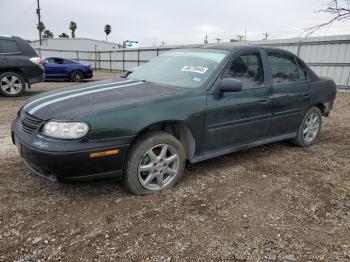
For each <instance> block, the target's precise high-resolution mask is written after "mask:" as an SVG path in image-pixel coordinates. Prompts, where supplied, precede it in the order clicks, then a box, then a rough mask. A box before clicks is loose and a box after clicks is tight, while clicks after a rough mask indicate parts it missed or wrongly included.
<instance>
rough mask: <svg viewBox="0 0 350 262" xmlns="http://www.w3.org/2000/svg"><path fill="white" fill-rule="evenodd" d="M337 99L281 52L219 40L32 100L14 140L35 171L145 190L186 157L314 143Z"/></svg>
mask: <svg viewBox="0 0 350 262" xmlns="http://www.w3.org/2000/svg"><path fill="white" fill-rule="evenodd" d="M335 96H336V85H335V83H334V82H333V81H332V80H329V79H325V78H321V77H318V76H317V75H316V74H315V73H314V72H313V71H312V70H311V69H310V68H309V67H308V66H307V65H306V64H305V63H304V62H303V61H302V60H301V59H299V58H298V57H297V56H295V55H293V54H291V53H289V52H287V51H283V50H279V49H270V48H262V47H255V46H233V45H212V46H204V47H200V48H192V49H180V50H172V51H169V52H167V53H164V54H163V55H161V56H159V57H157V58H155V59H153V60H152V61H151V62H149V63H147V64H145V65H144V66H142V67H140V68H138V69H137V70H135V71H134V72H133V73H132V74H130V75H129V76H128V77H127V78H126V79H110V80H106V81H101V82H94V83H86V84H82V85H77V86H69V87H65V88H61V89H56V90H52V91H49V92H46V93H42V94H40V95H37V96H34V97H32V98H31V99H29V100H28V101H27V102H26V104H25V105H24V106H23V107H22V108H21V109H20V110H19V112H18V115H17V118H16V120H15V121H14V122H13V124H12V139H13V143H14V144H15V145H16V146H17V148H18V151H19V154H20V155H21V156H22V157H23V159H24V161H25V163H26V164H27V165H28V167H29V168H30V169H31V170H32V172H33V173H34V174H37V175H40V176H43V177H46V178H48V179H50V180H55V181H87V180H96V179H107V178H109V179H111V178H113V179H119V180H121V181H122V183H123V184H124V186H125V187H126V188H127V189H128V190H129V191H130V192H132V193H134V194H139V195H145V194H150V193H154V192H159V191H161V190H164V189H167V188H170V187H172V186H174V185H175V184H176V183H177V182H178V181H179V180H180V178H181V176H182V175H183V171H184V167H185V162H186V161H188V162H190V163H196V162H199V161H203V160H206V159H209V158H213V157H217V156H220V155H224V154H228V153H231V152H234V151H238V150H242V149H246V148H250V147H254V146H259V145H263V144H266V143H272V142H276V141H281V140H290V141H291V142H292V143H293V144H295V145H297V146H302V147H307V146H311V145H312V144H313V143H315V141H316V140H317V138H318V136H319V134H320V131H321V124H322V116H328V115H329V113H330V111H331V109H332V107H333V102H334V99H335Z"/></svg>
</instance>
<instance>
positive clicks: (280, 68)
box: [266, 50, 311, 137]
mask: <svg viewBox="0 0 350 262" xmlns="http://www.w3.org/2000/svg"><path fill="white" fill-rule="evenodd" d="M266 57H267V61H268V64H269V70H270V73H269V76H270V82H271V110H272V119H271V126H270V130H269V136H270V137H278V136H282V135H289V134H293V133H295V132H296V131H297V129H298V127H299V125H300V122H301V120H302V118H303V116H304V114H305V111H306V110H307V108H308V107H309V106H310V103H311V88H310V81H309V77H308V74H307V71H306V69H305V66H304V65H303V63H302V62H301V61H300V60H299V59H298V58H297V57H295V56H293V55H291V54H289V53H287V52H283V51H275V50H273V51H272V50H271V51H269V50H267V51H266Z"/></svg>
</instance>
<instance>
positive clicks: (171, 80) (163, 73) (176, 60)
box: [128, 50, 228, 88]
mask: <svg viewBox="0 0 350 262" xmlns="http://www.w3.org/2000/svg"><path fill="white" fill-rule="evenodd" d="M227 54H228V53H227V52H226V51H220V50H215V51H211V50H203V51H202V50H198V51H197V50H196V51H193V50H191V51H185V50H183V51H182V50H176V51H170V52H166V53H164V54H162V55H160V56H158V57H156V58H154V59H153V60H151V61H150V62H148V63H147V64H144V65H143V66H142V67H140V68H138V69H136V70H135V72H133V73H132V74H130V75H129V76H128V78H130V79H134V80H140V81H146V82H152V83H159V84H166V85H172V86H177V87H184V88H196V87H199V86H201V85H203V84H204V83H205V82H206V80H208V78H209V77H210V76H211V75H212V74H213V73H214V72H215V70H216V68H217V67H218V66H219V64H220V63H221V62H222V60H223V59H224V58H225V57H226V55H227Z"/></svg>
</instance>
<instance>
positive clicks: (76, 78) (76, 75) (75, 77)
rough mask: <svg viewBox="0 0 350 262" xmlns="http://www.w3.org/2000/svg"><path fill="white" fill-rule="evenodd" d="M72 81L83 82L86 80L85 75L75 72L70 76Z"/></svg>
mask: <svg viewBox="0 0 350 262" xmlns="http://www.w3.org/2000/svg"><path fill="white" fill-rule="evenodd" d="M70 79H71V80H72V81H73V82H82V81H83V80H84V74H83V72H81V71H73V72H72V73H71V74H70Z"/></svg>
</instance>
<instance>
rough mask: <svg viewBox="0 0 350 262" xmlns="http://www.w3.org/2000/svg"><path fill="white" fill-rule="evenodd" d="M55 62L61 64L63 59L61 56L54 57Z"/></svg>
mask: <svg viewBox="0 0 350 262" xmlns="http://www.w3.org/2000/svg"><path fill="white" fill-rule="evenodd" d="M55 64H59V65H62V64H63V59H61V58H55Z"/></svg>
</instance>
